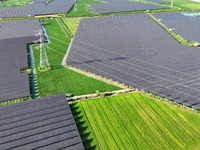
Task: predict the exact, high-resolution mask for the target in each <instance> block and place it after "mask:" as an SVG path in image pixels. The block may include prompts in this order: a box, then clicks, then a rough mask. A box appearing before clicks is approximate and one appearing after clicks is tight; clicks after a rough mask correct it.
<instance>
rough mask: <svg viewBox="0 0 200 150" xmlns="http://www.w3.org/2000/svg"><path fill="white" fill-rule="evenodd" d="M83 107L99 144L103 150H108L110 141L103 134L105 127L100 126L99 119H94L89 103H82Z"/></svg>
mask: <svg viewBox="0 0 200 150" xmlns="http://www.w3.org/2000/svg"><path fill="white" fill-rule="evenodd" d="M80 103H81V104H82V106H83V109H84V111H85V114H86V116H87V118H88V121H89V122H90V125H91V126H92V129H93V131H94V133H95V135H96V138H97V141H98V142H99V145H100V147H101V149H108V145H109V143H108V141H107V139H106V135H105V133H104V132H103V129H104V127H103V126H102V125H101V124H98V121H99V120H98V118H96V117H94V112H92V110H91V107H90V105H89V104H88V103H87V102H80Z"/></svg>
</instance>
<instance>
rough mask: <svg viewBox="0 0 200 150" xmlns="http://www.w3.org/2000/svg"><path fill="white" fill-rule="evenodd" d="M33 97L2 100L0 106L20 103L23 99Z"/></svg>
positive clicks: (26, 98)
mask: <svg viewBox="0 0 200 150" xmlns="http://www.w3.org/2000/svg"><path fill="white" fill-rule="evenodd" d="M30 99H31V97H23V98H17V99H12V100H8V101H4V102H0V106H4V105H8V104H13V103H19V102H23V101H27V100H30Z"/></svg>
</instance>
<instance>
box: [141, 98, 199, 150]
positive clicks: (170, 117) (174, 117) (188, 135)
mask: <svg viewBox="0 0 200 150" xmlns="http://www.w3.org/2000/svg"><path fill="white" fill-rule="evenodd" d="M139 99H140V100H141V103H147V105H148V106H150V108H151V109H152V110H154V111H155V112H156V111H157V112H156V114H158V116H161V117H160V118H163V119H162V120H166V121H167V122H169V123H167V122H165V123H164V124H166V125H167V126H168V129H169V132H170V133H172V134H173V136H175V139H176V140H177V141H176V145H177V146H175V145H174V146H173V147H174V148H186V147H188V145H190V143H191V142H192V141H193V140H197V139H199V136H200V135H199V133H200V131H199V130H195V131H193V130H194V129H195V127H194V126H193V125H191V124H190V123H189V124H188V123H187V122H185V120H183V119H182V118H181V117H180V116H179V115H178V114H180V113H181V114H184V116H185V114H189V113H187V112H184V111H181V110H178V109H175V108H172V107H170V106H167V105H164V104H160V103H158V102H156V101H149V99H148V98H146V97H144V96H141V98H139ZM144 100H145V101H144ZM156 105H157V106H156ZM160 105H162V107H161V106H160ZM164 108H166V110H165V111H164V112H163V113H162V112H161V111H160V110H162V109H164ZM172 109H174V110H173V111H172ZM191 115H192V114H191ZM163 116H164V117H163ZM182 117H183V115H182ZM196 117H197V118H198V116H196ZM170 122H171V125H170ZM190 122H191V121H190ZM195 132H196V133H195ZM166 135H167V136H169V135H170V134H169V133H166ZM169 138H171V137H169ZM173 141H174V140H173ZM197 141H199V140H197Z"/></svg>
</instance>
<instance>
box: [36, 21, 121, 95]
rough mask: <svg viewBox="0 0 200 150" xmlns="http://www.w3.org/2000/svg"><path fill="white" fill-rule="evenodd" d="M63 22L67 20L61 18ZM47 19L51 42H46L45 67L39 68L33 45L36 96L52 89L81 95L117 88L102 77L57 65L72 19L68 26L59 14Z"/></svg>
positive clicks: (50, 92)
mask: <svg viewBox="0 0 200 150" xmlns="http://www.w3.org/2000/svg"><path fill="white" fill-rule="evenodd" d="M64 20H65V22H69V21H67V20H66V19H64ZM43 22H48V25H44V27H45V28H46V30H47V33H48V35H49V37H50V40H51V43H50V44H47V45H48V47H46V50H47V56H48V60H49V63H50V66H51V68H52V69H51V70H49V71H43V72H41V71H39V62H40V59H39V58H40V52H39V50H37V49H36V48H35V47H36V46H37V45H34V46H33V49H34V50H33V51H34V58H35V65H36V72H37V82H38V89H39V95H40V96H48V95H52V94H56V93H61V92H64V93H68V94H69V95H70V94H72V95H83V94H90V93H95V92H96V91H97V90H98V91H100V92H103V91H111V90H119V89H120V88H118V87H115V86H113V85H110V84H107V83H104V82H102V81H99V80H96V79H93V78H90V77H87V76H84V75H82V74H80V73H77V72H74V71H72V70H69V69H67V68H64V67H63V66H62V65H61V62H62V59H63V57H64V55H65V53H66V51H67V48H68V45H69V43H70V41H71V39H70V37H71V36H72V35H71V34H73V32H74V30H75V28H74V26H77V25H74V24H76V21H71V22H70V24H71V27H69V28H68V27H66V26H65V24H64V23H63V21H62V20H61V19H60V18H57V19H52V20H51V19H49V20H43Z"/></svg>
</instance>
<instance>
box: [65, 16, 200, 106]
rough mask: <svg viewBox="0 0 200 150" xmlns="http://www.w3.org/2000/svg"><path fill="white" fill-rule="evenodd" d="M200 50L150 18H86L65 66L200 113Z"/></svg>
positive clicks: (80, 25)
mask: <svg viewBox="0 0 200 150" xmlns="http://www.w3.org/2000/svg"><path fill="white" fill-rule="evenodd" d="M199 58H200V53H199V48H194V47H189V46H184V45H181V44H179V43H178V42H177V41H176V40H175V39H174V38H173V37H171V36H170V35H169V34H168V33H167V32H166V31H165V30H163V29H162V28H161V27H160V26H159V25H158V24H157V23H156V22H154V21H153V20H152V19H151V18H150V17H149V16H148V15H146V14H135V15H134V14H132V15H121V16H109V17H99V18H90V19H89V18H88V19H82V20H81V21H80V24H79V26H78V29H77V32H76V35H75V38H74V40H73V43H72V46H71V49H70V51H69V55H68V57H67V60H66V63H67V64H70V65H72V66H75V67H77V68H81V69H84V70H86V71H89V72H92V73H95V74H97V75H98V74H99V75H101V76H105V77H106V78H111V79H112V80H116V81H118V82H121V83H124V84H128V85H130V86H132V87H136V88H138V89H144V90H145V91H148V92H151V93H153V94H157V95H159V96H160V97H166V98H167V99H170V100H174V101H175V102H177V103H182V104H184V105H185V106H191V107H193V108H194V109H200V75H199V73H200V71H199V68H200V67H199V64H200V59H199Z"/></svg>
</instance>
